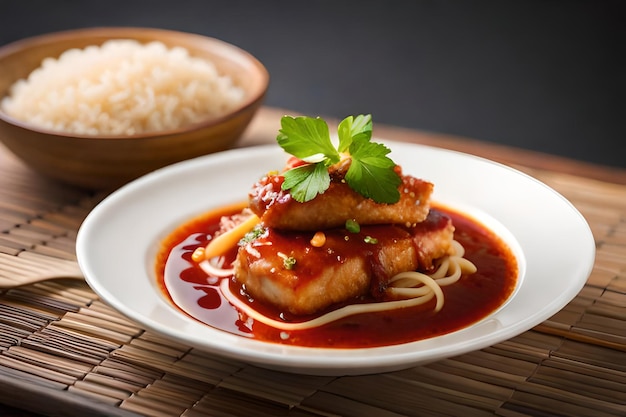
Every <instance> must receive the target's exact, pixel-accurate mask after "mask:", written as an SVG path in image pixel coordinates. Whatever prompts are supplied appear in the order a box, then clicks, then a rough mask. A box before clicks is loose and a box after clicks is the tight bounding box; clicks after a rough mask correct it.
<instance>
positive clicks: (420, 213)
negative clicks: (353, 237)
mask: <svg viewBox="0 0 626 417" xmlns="http://www.w3.org/2000/svg"><path fill="white" fill-rule="evenodd" d="M331 169H332V170H331V171H330V174H331V183H330V187H329V188H328V189H327V190H326V191H325V192H324V193H323V194H320V195H318V196H317V197H315V198H314V199H313V200H310V201H307V202H305V203H300V202H298V201H295V200H294V199H293V198H292V197H291V194H289V192H288V191H283V190H281V185H282V183H283V180H284V177H283V176H282V175H280V174H276V175H268V176H265V177H264V178H262V179H261V180H260V181H259V182H257V183H256V184H255V185H254V186H253V188H252V190H251V192H250V195H249V203H250V209H251V210H252V211H253V212H254V213H255V214H256V215H257V216H259V217H260V218H261V221H262V222H263V223H264V224H265V225H266V226H268V227H270V228H275V229H283V230H309V231H316V230H324V229H329V228H334V227H341V226H343V225H344V224H345V222H346V220H348V219H352V220H355V221H356V222H358V223H359V224H360V225H370V224H397V225H407V226H409V225H413V224H416V223H419V222H421V221H423V220H424V219H425V218H426V215H427V214H428V209H429V208H430V204H429V201H430V196H431V194H432V191H433V184H432V183H430V182H427V181H424V180H420V179H417V178H414V177H411V176H406V175H401V172H400V168H399V167H397V168H396V170H397V172H398V173H399V174H400V176H401V179H402V183H401V184H400V186H399V187H398V190H399V191H400V201H398V202H397V203H395V204H380V203H376V202H374V201H373V200H371V199H368V198H365V197H363V196H362V195H360V194H358V193H357V192H355V191H354V190H352V189H351V188H350V187H349V186H348V185H347V184H346V182H345V180H344V176H345V170H346V169H347V168H346V167H345V166H338V167H333V168H331Z"/></svg>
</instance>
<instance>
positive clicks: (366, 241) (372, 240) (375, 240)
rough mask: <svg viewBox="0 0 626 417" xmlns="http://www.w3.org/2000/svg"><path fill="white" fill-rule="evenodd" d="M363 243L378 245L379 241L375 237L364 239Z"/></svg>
mask: <svg viewBox="0 0 626 417" xmlns="http://www.w3.org/2000/svg"><path fill="white" fill-rule="evenodd" d="M363 241H364V242H365V243H370V244H372V245H375V244H377V243H378V239H376V238H375V237H371V236H365V238H364V239H363Z"/></svg>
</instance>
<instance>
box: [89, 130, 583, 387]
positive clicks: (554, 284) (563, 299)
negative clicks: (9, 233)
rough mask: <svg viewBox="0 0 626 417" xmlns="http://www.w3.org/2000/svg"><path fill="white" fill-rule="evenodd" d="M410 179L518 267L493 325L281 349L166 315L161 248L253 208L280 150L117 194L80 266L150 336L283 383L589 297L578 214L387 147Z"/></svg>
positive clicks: (493, 331)
mask: <svg viewBox="0 0 626 417" xmlns="http://www.w3.org/2000/svg"><path fill="white" fill-rule="evenodd" d="M386 143H387V145H388V146H389V147H390V148H391V149H392V154H391V157H392V158H393V159H394V160H395V161H396V162H397V163H399V164H400V165H402V166H403V170H404V172H405V173H407V174H411V175H414V176H417V177H420V178H423V179H426V180H429V181H431V182H433V183H434V184H435V192H434V194H433V198H434V199H435V200H437V201H439V202H442V203H444V204H447V205H449V206H452V207H455V208H460V209H462V210H464V211H465V212H467V213H468V214H471V215H473V216H474V217H476V218H478V219H479V220H481V221H482V222H483V223H484V224H485V225H487V226H488V227H490V228H492V229H494V231H496V232H497V233H498V234H499V235H500V236H502V237H503V238H504V239H505V240H506V241H507V242H508V243H509V245H510V246H511V247H512V249H513V250H514V253H515V254H516V256H517V258H518V262H519V266H520V279H519V283H518V287H517V289H516V291H515V293H514V294H513V296H512V297H511V298H510V299H509V301H508V302H507V303H506V304H505V305H504V306H503V307H502V308H500V309H499V310H498V311H496V312H495V313H494V314H492V315H490V316H489V317H487V318H486V319H484V320H482V321H480V322H479V323H476V324H474V325H471V326H469V327H467V328H465V329H462V330H459V331H456V332H454V333H450V334H447V335H443V336H438V337H434V338H431V339H427V340H423V341H418V342H412V343H407V344H402V345H397V346H388V347H379V348H369V349H325V348H305V347H294V346H283V345H280V344H272V343H265V342H260V341H256V340H251V339H248V338H244V337H241V336H236V335H233V334H230V333H227V332H224V331H221V330H217V329H214V328H211V327H209V326H207V325H204V324H201V323H199V322H198V321H196V320H193V319H191V318H189V317H187V316H186V315H185V314H182V313H180V312H179V311H178V310H177V309H176V308H175V307H173V306H172V305H170V303H169V302H168V301H167V299H166V298H165V297H164V296H163V295H162V293H161V292H160V290H159V288H157V285H156V278H155V275H154V271H153V270H154V262H155V259H154V256H155V253H156V248H157V245H158V243H159V242H160V241H161V240H162V239H163V238H164V237H165V236H167V235H168V234H169V233H170V232H171V231H172V230H173V229H174V228H175V227H177V226H178V225H180V224H181V223H183V222H185V221H187V220H188V219H190V218H192V217H194V216H196V215H198V214H200V213H202V212H204V211H206V210H209V209H211V208H213V207H217V206H221V205H224V204H227V203H232V202H238V201H241V200H243V199H245V198H246V196H247V192H248V190H249V189H250V187H251V184H252V183H253V182H254V181H256V180H257V179H258V178H259V177H260V176H261V175H262V174H264V173H265V172H267V171H269V170H274V169H279V168H280V167H282V166H283V164H284V162H285V160H286V155H285V154H284V153H283V151H282V150H281V149H280V148H279V147H278V146H276V145H270V146H262V147H254V148H247V149H238V150H233V151H227V152H223V153H218V154H213V155H209V156H205V157H200V158H197V159H193V160H189V161H185V162H182V163H179V164H175V165H172V166H169V167H166V168H163V169H161V170H158V171H155V172H153V173H151V174H148V175H146V176H144V177H142V178H139V179H137V180H135V181H133V182H131V183H130V184H128V185H126V186H124V187H122V188H121V189H119V190H118V191H116V192H114V193H113V194H111V195H110V196H109V197H107V198H106V199H105V200H104V201H102V202H101V203H100V204H99V205H98V206H97V207H96V208H95V209H94V210H93V211H92V212H91V213H90V214H89V216H88V217H87V219H86V220H85V222H84V223H83V225H82V226H81V228H80V231H79V233H78V237H77V255H78V261H79V264H80V267H81V269H82V271H83V272H84V274H85V278H86V280H87V282H88V284H89V285H90V286H91V288H92V289H93V290H94V291H95V292H96V293H97V294H98V296H100V297H101V299H102V300H103V301H105V302H106V303H108V304H109V305H110V306H112V307H113V308H114V309H116V310H118V311H120V312H121V313H123V314H124V315H126V316H127V317H129V318H130V319H132V320H134V321H136V322H137V323H139V324H140V325H141V326H144V327H145V328H148V329H152V330H154V331H156V332H159V333H161V334H163V335H165V336H168V337H171V338H173V339H175V340H178V341H180V342H182V343H185V344H187V345H189V346H192V347H195V348H197V349H201V350H205V351H209V352H213V353H215V354H218V355H222V356H225V357H230V358H234V359H237V360H241V361H244V362H248V363H252V364H255V365H258V366H262V367H268V368H273V369H278V370H282V371H288V372H299V373H308V374H325V375H350V374H365V373H374V372H386V371H392V370H397V369H403V368H408V367H411V366H414V365H419V364H424V363H428V362H432V361H435V360H438V359H442V358H446V357H450V356H454V355H459V354H462V353H465V352H469V351H472V350H477V349H482V348H484V347H487V346H490V345H493V344H496V343H499V342H501V341H504V340H506V339H509V338H511V337H513V336H516V335H518V334H520V333H522V332H524V331H526V330H528V329H530V328H532V327H533V326H535V325H537V324H539V323H541V322H542V321H544V320H546V319H547V318H549V317H550V316H552V315H553V314H554V313H556V312H557V311H559V310H560V309H561V308H563V307H564V306H565V305H566V304H567V303H568V302H569V301H570V300H571V299H572V298H574V297H575V296H576V294H577V293H578V292H579V291H580V289H581V288H582V287H583V285H584V283H585V281H586V279H587V277H588V276H589V274H590V272H591V268H592V266H593V262H594V256H595V245H594V240H593V236H592V234H591V231H590V229H589V226H588V225H587V223H586V222H585V220H584V218H583V217H582V216H581V214H580V213H579V212H578V211H577V210H576V209H575V208H574V207H573V206H572V205H571V204H570V203H569V202H568V201H567V200H566V199H565V198H563V197H562V196H561V195H560V194H558V193H557V192H555V191H554V190H552V189H551V188H549V187H547V186H546V185H544V184H542V183H541V182H539V181H537V180H535V179H533V178H531V177H529V176H527V175H525V174H523V173H520V172H518V171H516V170H513V169H511V168H508V167H505V166H503V165H500V164H497V163H494V162H491V161H488V160H485V159H481V158H477V157H474V156H470V155H467V154H463V153H458V152H452V151H447V150H442V149H437V148H431V147H425V146H419V145H411V144H404V143H394V142H386Z"/></svg>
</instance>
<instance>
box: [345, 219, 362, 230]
mask: <svg viewBox="0 0 626 417" xmlns="http://www.w3.org/2000/svg"><path fill="white" fill-rule="evenodd" d="M346 230H347V231H348V232H350V233H359V232H360V231H361V225H359V223H358V222H357V221H356V220H354V219H348V220H346Z"/></svg>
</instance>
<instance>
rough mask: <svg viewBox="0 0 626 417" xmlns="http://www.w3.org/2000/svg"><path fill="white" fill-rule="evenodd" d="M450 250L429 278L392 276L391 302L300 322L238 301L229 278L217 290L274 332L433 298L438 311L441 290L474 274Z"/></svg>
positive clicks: (213, 269)
mask: <svg viewBox="0 0 626 417" xmlns="http://www.w3.org/2000/svg"><path fill="white" fill-rule="evenodd" d="M453 250H454V254H453V255H450V256H446V257H445V258H443V259H442V260H441V263H440V265H439V267H438V268H437V270H436V271H435V272H434V273H432V274H430V275H427V274H424V273H421V272H417V271H408V272H401V273H399V274H397V275H395V276H394V277H392V278H391V279H390V280H389V287H388V288H387V289H386V291H387V294H388V295H389V296H391V297H392V298H394V299H393V300H392V301H382V302H375V303H364V304H351V305H347V306H345V307H341V308H339V309H337V310H333V311H331V312H328V313H326V314H323V315H321V316H319V317H316V318H314V319H311V320H307V321H302V322H284V321H280V320H274V319H272V318H269V317H267V316H265V315H263V314H262V313H260V312H258V311H257V310H255V309H254V308H252V307H251V306H249V305H248V304H246V303H245V302H243V301H241V300H240V299H239V298H238V297H237V296H235V295H234V294H233V293H232V292H231V291H230V287H229V279H222V282H221V283H220V290H221V291H222V294H223V295H224V297H225V298H226V299H227V300H228V301H229V302H230V303H231V304H232V305H233V306H234V307H235V308H237V309H238V310H239V311H241V312H243V313H244V314H246V315H247V316H248V317H250V318H252V319H254V320H256V321H258V322H261V323H263V324H266V325H268V326H271V327H274V328H276V329H279V330H286V331H290V330H305V329H310V328H313V327H319V326H323V325H325V324H328V323H332V322H334V321H337V320H340V319H343V318H346V317H349V316H353V315H356V314H363V313H373V312H380V311H387V310H395V309H399V308H406V307H414V306H418V305H421V304H424V303H427V302H428V301H430V300H432V299H433V298H434V297H436V301H437V303H436V305H435V309H434V310H435V312H438V311H439V310H441V308H442V307H443V304H444V295H443V291H442V289H441V287H444V286H446V285H451V284H454V283H455V282H456V281H458V280H459V279H460V278H461V275H462V274H464V273H466V274H468V273H474V272H476V266H475V265H474V264H473V263H472V262H470V261H469V260H467V259H465V258H463V255H464V254H465V249H464V248H463V246H462V245H461V244H460V243H459V242H457V241H453ZM199 265H200V267H201V268H202V269H203V270H204V271H205V272H206V273H207V274H209V275H214V276H219V277H227V276H231V275H232V273H233V271H232V269H223V270H222V269H219V266H216V265H212V264H211V263H210V262H209V261H203V262H201V263H200V264H199ZM218 265H219V263H218Z"/></svg>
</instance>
